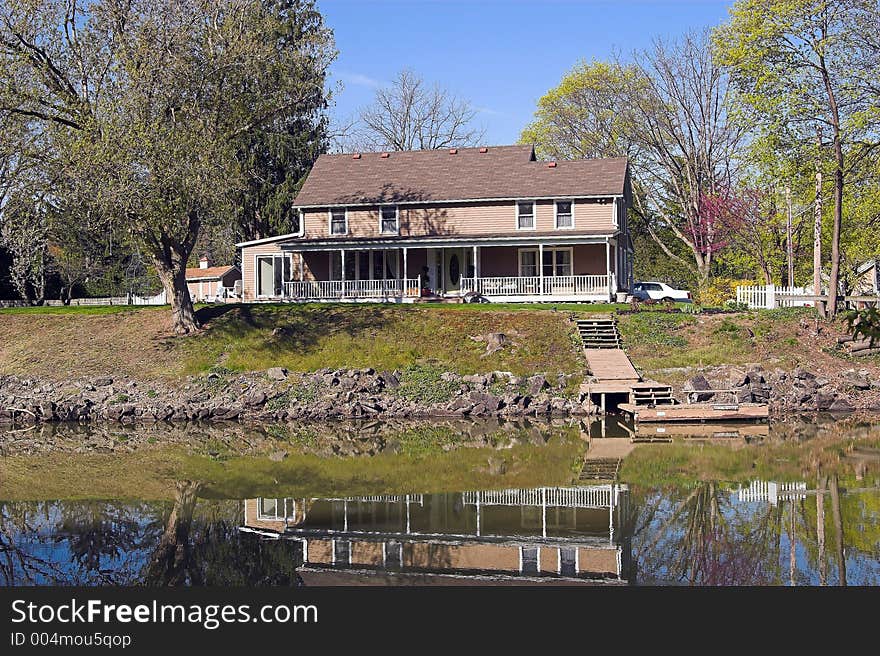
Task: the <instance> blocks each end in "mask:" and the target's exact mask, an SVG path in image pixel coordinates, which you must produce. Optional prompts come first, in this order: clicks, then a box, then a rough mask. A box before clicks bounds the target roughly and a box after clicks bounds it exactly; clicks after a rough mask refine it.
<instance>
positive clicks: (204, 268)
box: [186, 256, 241, 303]
mask: <svg viewBox="0 0 880 656" xmlns="http://www.w3.org/2000/svg"><path fill="white" fill-rule="evenodd" d="M240 281H241V270H240V269H239V268H238V267H237V266H235V265H234V264H227V265H224V266H212V265H211V261H210V260H209V259H208V258H207V257H206V256H202V257H201V258H200V259H199V266H198V267H191V268H187V270H186V286H187V287H189V296H190V298H191V299H192V301H193V303H215V302H218V301H220V302H222V301H228V300H230V299H235V298H238V297H240V296H241V282H240ZM236 282H237V283H238V284H237V285H236Z"/></svg>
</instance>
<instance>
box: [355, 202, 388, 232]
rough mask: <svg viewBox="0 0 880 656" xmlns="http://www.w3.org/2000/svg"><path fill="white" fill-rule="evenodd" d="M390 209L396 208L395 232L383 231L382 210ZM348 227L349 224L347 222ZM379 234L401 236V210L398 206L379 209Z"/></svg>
mask: <svg viewBox="0 0 880 656" xmlns="http://www.w3.org/2000/svg"><path fill="white" fill-rule="evenodd" d="M389 207H393V208H394V232H388V231H387V230H382V210H383V209H387V208H389ZM346 225H347V222H346ZM379 234H380V235H399V234H400V208H399V207H398V206H397V205H381V206H380V207H379Z"/></svg>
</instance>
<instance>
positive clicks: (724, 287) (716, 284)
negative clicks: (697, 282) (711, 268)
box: [698, 278, 757, 307]
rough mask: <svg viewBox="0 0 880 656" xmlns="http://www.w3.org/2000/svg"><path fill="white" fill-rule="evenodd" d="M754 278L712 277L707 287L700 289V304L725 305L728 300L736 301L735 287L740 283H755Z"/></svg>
mask: <svg viewBox="0 0 880 656" xmlns="http://www.w3.org/2000/svg"><path fill="white" fill-rule="evenodd" d="M755 284H757V283H755V281H754V280H742V279H737V278H713V279H712V281H711V282H710V283H709V285H708V286H707V287H705V288H704V289H702V290H700V291H699V293H698V297H699V298H698V300H699V302H700V304H701V305H706V306H710V307H726V306H727V303H728V302H731V303H736V288H737V287H739V286H741V285H755Z"/></svg>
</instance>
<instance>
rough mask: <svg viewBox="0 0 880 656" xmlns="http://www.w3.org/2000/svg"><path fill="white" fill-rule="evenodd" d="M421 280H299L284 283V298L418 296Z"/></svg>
mask: <svg viewBox="0 0 880 656" xmlns="http://www.w3.org/2000/svg"><path fill="white" fill-rule="evenodd" d="M418 295H419V279H418V278H405V279H394V278H389V279H385V280H297V281H294V282H286V283H284V296H285V297H286V298H291V299H296V300H306V299H324V298H389V297H398V296H418Z"/></svg>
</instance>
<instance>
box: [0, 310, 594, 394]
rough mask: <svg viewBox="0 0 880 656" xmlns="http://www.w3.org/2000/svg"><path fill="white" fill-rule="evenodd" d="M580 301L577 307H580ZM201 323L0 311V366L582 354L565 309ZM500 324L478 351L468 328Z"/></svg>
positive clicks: (342, 362) (117, 314)
mask: <svg viewBox="0 0 880 656" xmlns="http://www.w3.org/2000/svg"><path fill="white" fill-rule="evenodd" d="M580 309H583V307H581V308H580ZM199 316H200V318H201V320H202V321H203V323H204V326H205V329H204V330H203V331H201V332H200V333H199V334H197V335H193V336H189V337H182V338H180V337H178V338H175V337H170V336H169V334H168V311H167V308H164V309H163V308H135V309H132V308H116V307H99V308H15V309H9V310H2V311H0V373H7V374H8V373H15V374H20V375H34V376H46V377H50V378H65V377H70V376H105V375H127V376H131V377H137V378H142V379H164V380H175V379H179V378H180V377H182V376H185V375H188V374H199V373H203V372H206V371H209V370H211V369H212V368H223V369H226V370H231V371H253V370H261V369H266V368H268V367H272V366H282V367H286V368H288V369H290V370H291V371H311V370H315V369H320V368H322V367H331V368H363V367H374V368H376V369H395V368H402V367H405V366H407V365H409V364H413V363H423V364H432V365H435V366H437V367H442V368H444V369H448V370H451V371H456V372H458V373H461V374H468V373H477V372H486V371H492V370H502V371H511V372H513V373H515V374H517V375H524V374H531V373H534V372H536V371H547V372H554V373H556V372H564V373H577V372H580V371H583V369H584V362H583V357H582V355H581V353H580V349H579V348H578V346H577V342H576V335H575V333H574V331H573V329H572V325H571V324H570V322H569V321H568V317H569V316H570V315H569V312H567V311H560V310H555V309H552V306H551V307H550V308H548V307H541V308H540V309H535V308H526V307H516V308H515V309H513V308H507V307H497V306H494V305H492V306H487V305H476V304H474V305H464V304H463V305H442V306H430V307H425V306H421V305H406V306H388V305H376V304H357V305H355V304H345V305H344V304H339V305H332V304H310V305H245V306H224V307H206V308H201V309H200V310H199ZM493 332H502V333H505V334H506V335H507V336H508V337H509V338H510V340H511V343H510V344H509V345H507V346H505V347H504V348H502V349H501V350H499V351H497V352H495V353H493V354H491V355H486V344H485V342H483V341H475V340H473V339H471V337H480V336H483V335H486V334H487V333H493Z"/></svg>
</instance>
